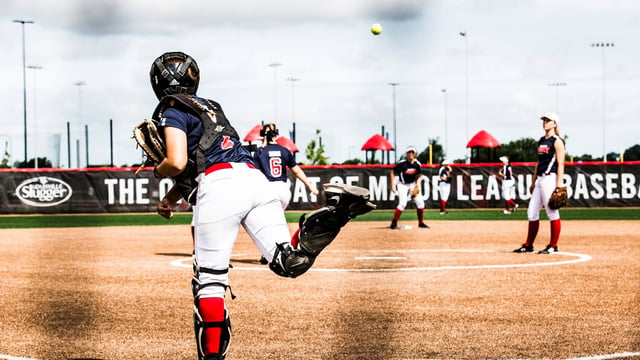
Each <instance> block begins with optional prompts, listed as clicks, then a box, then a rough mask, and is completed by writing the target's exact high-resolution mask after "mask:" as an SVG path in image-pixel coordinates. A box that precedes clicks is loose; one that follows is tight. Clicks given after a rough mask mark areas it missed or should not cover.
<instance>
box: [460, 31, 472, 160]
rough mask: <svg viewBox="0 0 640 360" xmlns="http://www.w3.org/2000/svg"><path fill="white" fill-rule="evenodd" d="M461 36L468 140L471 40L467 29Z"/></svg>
mask: <svg viewBox="0 0 640 360" xmlns="http://www.w3.org/2000/svg"><path fill="white" fill-rule="evenodd" d="M460 36H462V37H463V38H464V103H465V105H464V107H465V113H464V114H465V115H464V116H465V121H466V123H467V133H466V139H465V142H466V141H469V42H468V41H467V31H466V30H465V31H461V32H460ZM465 156H466V158H467V159H466V162H467V164H468V163H469V161H470V158H469V150H466V152H465Z"/></svg>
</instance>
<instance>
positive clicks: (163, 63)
mask: <svg viewBox="0 0 640 360" xmlns="http://www.w3.org/2000/svg"><path fill="white" fill-rule="evenodd" d="M149 77H150V80H151V87H152V88H153V92H154V93H155V94H156V97H157V98H158V100H160V99H162V98H163V97H164V96H166V95H171V94H180V93H185V94H191V95H194V94H195V93H196V91H197V90H198V85H199V83H200V70H199V69H198V64H197V63H196V61H195V60H194V59H193V58H192V57H191V56H189V55H187V54H185V53H182V52H167V53H164V54H162V55H160V56H159V57H158V58H157V59H156V60H155V61H154V62H153V64H151V71H150V72H149Z"/></svg>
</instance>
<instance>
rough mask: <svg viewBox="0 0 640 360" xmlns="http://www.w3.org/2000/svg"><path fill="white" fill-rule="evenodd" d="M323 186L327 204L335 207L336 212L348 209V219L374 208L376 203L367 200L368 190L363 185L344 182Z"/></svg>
mask: <svg viewBox="0 0 640 360" xmlns="http://www.w3.org/2000/svg"><path fill="white" fill-rule="evenodd" d="M323 188H324V193H325V197H326V199H327V206H333V207H335V208H336V211H338V212H343V211H344V210H346V209H348V216H349V218H350V219H353V218H355V217H356V216H358V215H362V214H366V213H368V212H369V211H371V210H374V209H375V208H376V205H375V204H373V203H371V202H370V201H369V190H367V189H365V188H363V187H360V186H353V185H344V184H324V185H323Z"/></svg>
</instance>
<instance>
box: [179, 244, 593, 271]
mask: <svg viewBox="0 0 640 360" xmlns="http://www.w3.org/2000/svg"><path fill="white" fill-rule="evenodd" d="M326 252H336V253H348V252H357V253H358V254H362V253H365V252H378V253H380V252H383V253H391V252H399V253H404V254H406V253H418V252H437V253H445V252H458V253H460V252H462V253H498V252H501V251H497V250H471V249H432V250H429V249H410V250H399V249H396V250H330V251H329V250H328V251H326ZM559 255H564V256H570V257H573V259H570V260H562V261H547V262H538V263H527V264H487V265H445V266H426V267H404V268H377V269H374V268H360V269H345V268H325V269H316V268H311V269H310V270H309V271H316V272H370V273H374V272H406V271H440V270H469V269H509V268H523V267H536V266H557V265H567V264H576V263H581V262H587V261H590V260H591V256H590V255H587V254H576V253H568V252H558V253H555V254H550V255H535V256H540V257H541V258H545V259H548V258H553V257H556V256H559ZM232 256H233V255H232ZM235 256H238V255H235ZM513 256H531V254H514V255H513ZM371 258H373V257H357V256H356V257H354V259H355V260H358V259H360V260H363V259H371ZM379 258H381V257H379ZM185 261H187V262H188V263H185ZM191 262H192V258H186V259H178V260H174V261H172V262H171V265H172V266H177V267H187V268H191V267H192V265H191ZM233 270H248V271H266V270H268V268H267V267H265V266H260V267H243V266H234V267H233Z"/></svg>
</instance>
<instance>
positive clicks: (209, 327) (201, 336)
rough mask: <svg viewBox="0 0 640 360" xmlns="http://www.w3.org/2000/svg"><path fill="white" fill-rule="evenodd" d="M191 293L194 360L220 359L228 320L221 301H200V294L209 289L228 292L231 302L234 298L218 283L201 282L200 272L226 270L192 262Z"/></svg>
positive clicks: (227, 336)
mask: <svg viewBox="0 0 640 360" xmlns="http://www.w3.org/2000/svg"><path fill="white" fill-rule="evenodd" d="M193 270H194V274H193V278H192V280H191V291H192V292H193V328H194V332H195V337H196V345H197V349H198V360H224V358H225V356H226V355H227V351H228V350H229V345H230V344H231V321H230V320H229V313H228V312H227V309H226V308H225V306H224V298H223V297H222V298H218V297H206V298H202V297H201V293H200V291H201V290H202V289H205V288H207V287H211V286H220V287H223V288H224V289H225V291H226V289H229V292H230V293H231V299H235V295H234V294H233V292H231V287H229V286H228V285H225V284H223V283H221V282H215V281H210V282H206V283H202V282H201V281H200V274H201V273H203V272H204V273H209V274H214V275H222V274H226V273H227V272H228V271H229V269H224V270H214V269H208V268H203V267H200V266H198V264H197V262H196V261H195V259H194V264H193Z"/></svg>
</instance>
